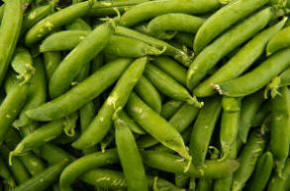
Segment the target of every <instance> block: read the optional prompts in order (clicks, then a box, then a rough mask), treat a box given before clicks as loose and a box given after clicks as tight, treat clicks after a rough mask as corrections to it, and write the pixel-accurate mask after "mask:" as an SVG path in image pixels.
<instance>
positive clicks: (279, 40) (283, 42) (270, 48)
mask: <svg viewBox="0 0 290 191" xmlns="http://www.w3.org/2000/svg"><path fill="white" fill-rule="evenodd" d="M289 47H290V27H286V28H284V29H283V30H281V31H280V32H278V33H277V34H276V35H275V36H274V37H273V38H272V39H271V40H270V42H269V43H268V45H267V55H271V54H273V53H275V52H277V51H279V50H281V49H284V48H289Z"/></svg>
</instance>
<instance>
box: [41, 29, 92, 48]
mask: <svg viewBox="0 0 290 191" xmlns="http://www.w3.org/2000/svg"><path fill="white" fill-rule="evenodd" d="M88 34H90V32H89V31H85V30H67V31H60V32H56V33H53V34H51V35H49V36H48V37H47V38H45V39H44V41H43V42H42V43H41V45H40V47H39V50H40V52H49V51H64V50H72V49H73V48H75V47H76V46H77V45H78V44H79V43H80V42H81V41H82V40H84V39H85V38H86V37H87V36H88Z"/></svg>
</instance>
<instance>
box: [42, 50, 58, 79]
mask: <svg viewBox="0 0 290 191" xmlns="http://www.w3.org/2000/svg"><path fill="white" fill-rule="evenodd" d="M43 58H44V65H45V71H46V76H47V79H48V80H50V79H51V77H52V75H53V73H54V71H55V70H56V68H57V67H58V65H59V64H60V62H61V55H60V53H59V52H45V53H44V54H43Z"/></svg>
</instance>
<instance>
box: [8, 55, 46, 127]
mask: <svg viewBox="0 0 290 191" xmlns="http://www.w3.org/2000/svg"><path fill="white" fill-rule="evenodd" d="M34 68H35V72H34V75H33V77H32V79H31V80H30V86H29V89H28V96H29V98H28V100H27V103H26V104H25V105H24V107H23V109H22V111H21V113H20V115H19V119H18V120H16V121H15V122H14V123H13V125H14V126H15V127H17V128H21V127H23V128H26V127H24V126H27V125H30V124H33V123H34V122H33V121H32V120H31V119H29V118H28V117H27V116H26V115H25V112H26V111H27V110H29V109H32V108H36V107H38V106H39V105H41V104H43V103H44V102H45V100H46V79H45V71H44V67H43V63H42V61H41V59H40V58H37V59H35V62H34Z"/></svg>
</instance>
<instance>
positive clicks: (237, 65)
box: [193, 19, 286, 97]
mask: <svg viewBox="0 0 290 191" xmlns="http://www.w3.org/2000/svg"><path fill="white" fill-rule="evenodd" d="M285 21H286V19H283V20H282V21H280V22H279V23H277V24H276V25H274V26H272V27H269V28H267V29H265V30H264V31H262V32H260V33H259V34H258V35H256V36H255V37H254V38H253V39H252V40H250V41H249V42H248V43H247V44H246V45H244V46H243V47H242V48H241V49H240V50H239V51H238V52H237V53H236V54H235V55H234V56H233V57H232V58H231V59H230V60H229V61H228V62H227V63H225V64H224V65H223V66H222V67H221V68H219V69H218V70H217V71H216V72H214V74H213V75H211V76H210V77H209V78H208V79H206V80H205V81H203V82H202V83H201V84H199V85H198V86H197V87H196V88H195V89H194V91H193V92H194V94H196V95H197V96H199V97H206V96H210V95H212V94H214V93H215V91H214V88H213V85H214V84H217V83H222V82H225V81H227V80H231V79H233V78H235V77H237V76H239V75H240V74H242V73H243V72H244V71H245V70H246V69H248V68H249V67H250V66H251V65H252V64H253V63H254V62H255V61H256V60H257V59H258V58H259V57H260V56H261V55H262V54H263V52H264V49H265V46H266V43H267V42H268V41H269V40H270V39H271V38H272V37H273V35H275V34H276V33H277V32H278V31H279V30H281V28H282V27H283V26H284V24H285Z"/></svg>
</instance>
